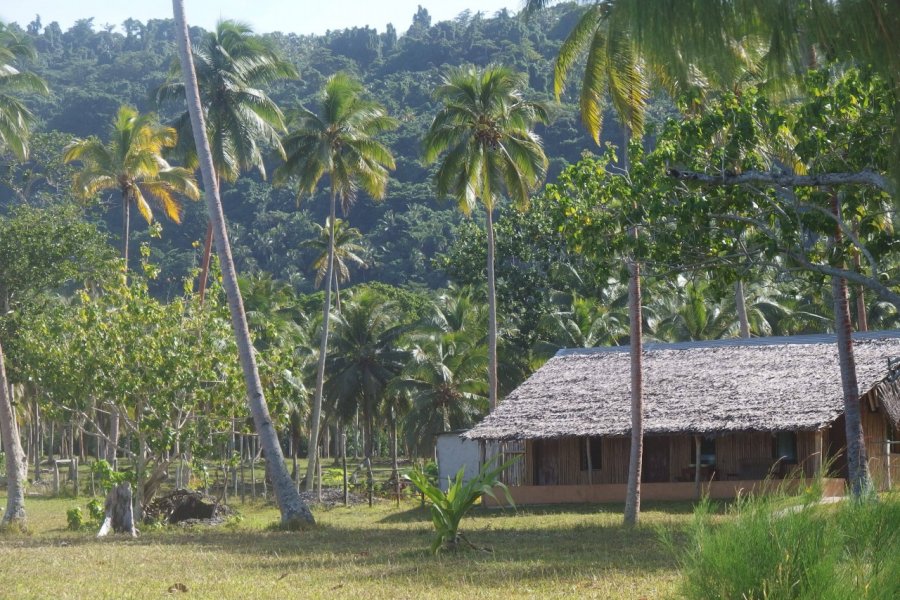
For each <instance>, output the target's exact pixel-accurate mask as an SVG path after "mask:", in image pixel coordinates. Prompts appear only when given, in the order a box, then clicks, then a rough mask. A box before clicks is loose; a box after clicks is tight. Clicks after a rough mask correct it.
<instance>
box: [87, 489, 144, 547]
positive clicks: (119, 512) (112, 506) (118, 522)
mask: <svg viewBox="0 0 900 600" xmlns="http://www.w3.org/2000/svg"><path fill="white" fill-rule="evenodd" d="M104 508H105V510H106V518H105V519H103V525H102V526H101V527H100V532H99V533H97V537H98V538H100V537H104V536H106V535H107V534H108V533H109V530H110V529H112V530H113V532H115V533H127V534H129V535H131V537H137V536H138V530H137V529H135V527H134V511H133V508H132V506H131V484H130V483H128V482H125V483H120V484H119V485H117V486H116V487H114V488H113V489H111V490H110V491H109V494H107V495H106V504H105V506H104Z"/></svg>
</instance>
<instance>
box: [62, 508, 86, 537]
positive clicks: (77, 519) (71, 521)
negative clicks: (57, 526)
mask: <svg viewBox="0 0 900 600" xmlns="http://www.w3.org/2000/svg"><path fill="white" fill-rule="evenodd" d="M66 524H67V527H68V528H69V529H71V530H72V531H80V530H81V529H82V528H83V527H84V515H83V514H82V512H81V507H80V506H73V507H72V508H70V509H69V510H67V511H66Z"/></svg>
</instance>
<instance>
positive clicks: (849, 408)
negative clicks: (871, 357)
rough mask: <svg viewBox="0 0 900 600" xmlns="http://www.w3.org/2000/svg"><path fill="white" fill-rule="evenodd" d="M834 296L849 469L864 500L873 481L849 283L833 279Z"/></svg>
mask: <svg viewBox="0 0 900 600" xmlns="http://www.w3.org/2000/svg"><path fill="white" fill-rule="evenodd" d="M831 293H832V295H833V297H834V326H835V327H834V328H835V333H836V334H837V343H838V360H839V362H840V365H841V383H842V385H843V388H844V423H845V426H846V431H847V470H848V476H849V478H850V481H849V483H850V493H851V494H853V497H854V498H860V497H862V496H864V495H865V494H868V493H869V492H871V491H872V489H873V488H872V478H871V476H870V474H869V463H868V460H867V458H866V443H865V437H864V433H863V428H862V418H861V415H860V410H859V384H858V383H857V380H856V359H855V358H854V355H853V339H852V338H851V335H850V305H849V302H848V301H847V281H846V280H845V279H844V278H842V277H832V278H831Z"/></svg>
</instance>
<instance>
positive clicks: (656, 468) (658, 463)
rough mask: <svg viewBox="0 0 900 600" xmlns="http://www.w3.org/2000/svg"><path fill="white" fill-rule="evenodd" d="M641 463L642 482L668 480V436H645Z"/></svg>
mask: <svg viewBox="0 0 900 600" xmlns="http://www.w3.org/2000/svg"><path fill="white" fill-rule="evenodd" d="M642 463H643V464H642V465H641V482H642V483H662V482H665V481H669V437H668V436H664V435H654V436H647V437H645V438H644V457H643V461H642Z"/></svg>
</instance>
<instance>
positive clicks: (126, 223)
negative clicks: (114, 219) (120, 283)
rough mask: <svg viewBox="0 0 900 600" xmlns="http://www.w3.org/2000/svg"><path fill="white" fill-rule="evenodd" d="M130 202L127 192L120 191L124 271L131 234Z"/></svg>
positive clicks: (126, 270)
mask: <svg viewBox="0 0 900 600" xmlns="http://www.w3.org/2000/svg"><path fill="white" fill-rule="evenodd" d="M130 216H131V202H130V201H129V199H128V194H127V193H124V192H123V193H122V258H124V259H125V273H126V277H127V273H128V238H129V236H130V235H131V231H130V228H131V219H130V218H129V217H130Z"/></svg>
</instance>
